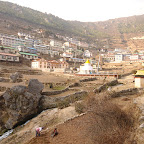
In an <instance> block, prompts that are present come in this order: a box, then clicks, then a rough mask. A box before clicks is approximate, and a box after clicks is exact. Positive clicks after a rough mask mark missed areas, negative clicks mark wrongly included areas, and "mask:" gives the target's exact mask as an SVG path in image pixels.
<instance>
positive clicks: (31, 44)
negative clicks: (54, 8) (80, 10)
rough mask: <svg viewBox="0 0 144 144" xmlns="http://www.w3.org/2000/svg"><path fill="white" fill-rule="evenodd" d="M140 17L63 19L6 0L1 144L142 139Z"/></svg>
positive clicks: (0, 50)
mask: <svg viewBox="0 0 144 144" xmlns="http://www.w3.org/2000/svg"><path fill="white" fill-rule="evenodd" d="M8 7H11V9H8ZM142 19H144V15H142V16H133V17H128V18H118V19H112V20H108V21H105V22H79V21H66V20H63V19H61V18H59V17H56V16H53V15H52V14H47V13H42V12H39V11H36V10H33V9H30V8H26V7H21V6H19V5H16V4H13V3H9V2H2V1H1V2H0V22H1V23H0V144H143V143H144V36H143V28H142V27H143V21H142ZM137 21H138V22H137Z"/></svg>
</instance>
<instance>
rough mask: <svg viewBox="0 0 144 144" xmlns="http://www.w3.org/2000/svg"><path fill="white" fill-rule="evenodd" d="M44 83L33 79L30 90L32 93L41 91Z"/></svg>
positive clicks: (29, 86) (29, 85) (30, 82)
mask: <svg viewBox="0 0 144 144" xmlns="http://www.w3.org/2000/svg"><path fill="white" fill-rule="evenodd" d="M43 88H44V85H43V84H42V83H41V82H39V81H38V80H37V79H31V80H30V81H29V84H28V91H29V92H30V93H32V94H37V93H41V92H42V90H43Z"/></svg>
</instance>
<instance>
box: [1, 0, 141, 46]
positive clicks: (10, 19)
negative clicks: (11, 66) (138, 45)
mask: <svg viewBox="0 0 144 144" xmlns="http://www.w3.org/2000/svg"><path fill="white" fill-rule="evenodd" d="M0 17H1V19H0V20H1V24H0V30H1V31H2V32H3V31H6V32H8V31H9V32H10V31H11V32H13V33H17V32H18V31H24V32H30V33H32V32H33V30H34V29H36V28H42V29H44V30H45V32H46V33H47V34H48V35H51V34H54V35H55V34H57V33H58V34H60V35H63V36H65V37H66V36H68V37H75V38H76V39H78V40H83V41H86V42H88V43H94V44H95V45H97V46H98V47H103V46H105V45H109V46H110V47H115V45H113V44H114V43H116V42H114V41H117V42H118V43H119V44H122V47H126V46H127V43H126V41H128V40H129V39H130V38H131V37H134V36H142V35H143V32H144V15H140V16H130V17H123V18H116V19H110V20H107V21H98V22H80V21H70V20H68V21H66V20H63V19H62V18H59V17H57V16H54V15H52V14H47V13H42V12H39V11H37V10H33V9H31V8H27V7H22V6H19V5H17V4H13V3H10V2H3V1H0Z"/></svg>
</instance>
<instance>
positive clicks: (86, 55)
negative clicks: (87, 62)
mask: <svg viewBox="0 0 144 144" xmlns="http://www.w3.org/2000/svg"><path fill="white" fill-rule="evenodd" d="M84 56H85V57H88V58H90V57H91V56H92V53H91V52H90V51H89V50H85V51H84Z"/></svg>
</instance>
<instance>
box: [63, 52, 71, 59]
mask: <svg viewBox="0 0 144 144" xmlns="http://www.w3.org/2000/svg"><path fill="white" fill-rule="evenodd" d="M61 56H62V57H69V58H72V57H73V54H72V53H67V52H64V53H63V54H62V55H61Z"/></svg>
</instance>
